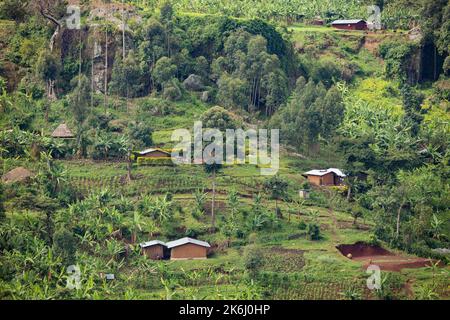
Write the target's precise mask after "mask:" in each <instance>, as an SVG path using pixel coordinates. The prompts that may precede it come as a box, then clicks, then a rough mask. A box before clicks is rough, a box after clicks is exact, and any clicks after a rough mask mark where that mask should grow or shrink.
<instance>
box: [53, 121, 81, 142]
mask: <svg viewBox="0 0 450 320" xmlns="http://www.w3.org/2000/svg"><path fill="white" fill-rule="evenodd" d="M52 137H53V138H62V139H72V138H75V136H74V134H73V133H72V131H70V129H69V127H67V125H66V124H65V123H62V124H60V125H59V126H58V128H56V129H55V131H53V133H52Z"/></svg>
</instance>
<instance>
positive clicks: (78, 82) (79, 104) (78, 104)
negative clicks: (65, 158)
mask: <svg viewBox="0 0 450 320" xmlns="http://www.w3.org/2000/svg"><path fill="white" fill-rule="evenodd" d="M72 84H73V85H75V89H74V90H73V91H72V93H71V94H70V95H69V102H70V107H71V111H72V114H73V117H74V119H75V121H76V123H77V148H78V155H79V156H81V155H82V153H83V152H82V146H81V139H82V135H83V130H84V128H83V126H84V123H85V121H86V119H87V117H88V115H89V112H90V108H89V105H90V100H91V96H90V95H91V90H90V83H89V79H88V78H87V77H86V76H85V75H83V74H81V75H80V76H78V77H76V78H74V79H73V80H72Z"/></svg>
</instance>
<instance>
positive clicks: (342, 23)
mask: <svg viewBox="0 0 450 320" xmlns="http://www.w3.org/2000/svg"><path fill="white" fill-rule="evenodd" d="M331 26H332V27H333V28H336V29H342V30H367V22H366V21H364V20H362V19H354V20H335V21H333V22H332V23H331Z"/></svg>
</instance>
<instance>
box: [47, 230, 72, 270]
mask: <svg viewBox="0 0 450 320" xmlns="http://www.w3.org/2000/svg"><path fill="white" fill-rule="evenodd" d="M53 249H54V250H55V253H56V254H57V255H59V256H61V257H62V258H63V261H64V262H65V263H67V264H72V263H74V262H75V252H76V250H77V249H76V239H75V237H74V235H73V233H72V232H70V231H68V230H66V229H60V230H58V231H56V232H55V234H54V236H53Z"/></svg>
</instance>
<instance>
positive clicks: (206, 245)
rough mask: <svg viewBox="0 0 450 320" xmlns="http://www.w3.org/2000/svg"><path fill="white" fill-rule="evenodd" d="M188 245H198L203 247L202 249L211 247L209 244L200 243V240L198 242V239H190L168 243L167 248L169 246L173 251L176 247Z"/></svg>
mask: <svg viewBox="0 0 450 320" xmlns="http://www.w3.org/2000/svg"><path fill="white" fill-rule="evenodd" d="M187 243H192V244H196V245H199V246H202V247H206V248H209V247H211V246H210V245H209V243H208V242H205V241H200V240H196V239H191V238H188V237H186V238H182V239H178V240H174V241H170V242H167V243H166V246H167V248H169V249H171V248H174V247H179V246H182V245H184V244H187Z"/></svg>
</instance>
